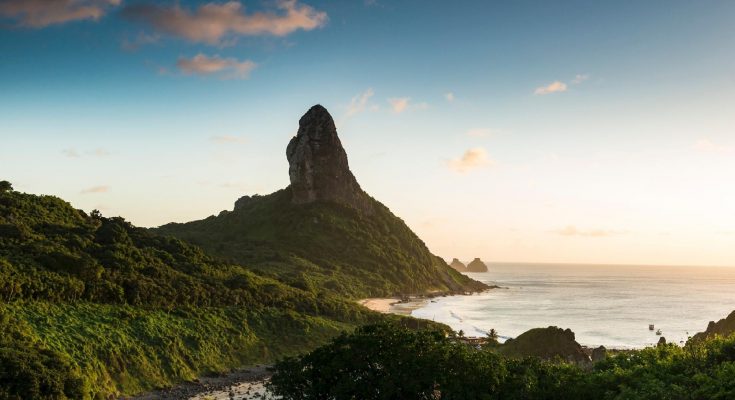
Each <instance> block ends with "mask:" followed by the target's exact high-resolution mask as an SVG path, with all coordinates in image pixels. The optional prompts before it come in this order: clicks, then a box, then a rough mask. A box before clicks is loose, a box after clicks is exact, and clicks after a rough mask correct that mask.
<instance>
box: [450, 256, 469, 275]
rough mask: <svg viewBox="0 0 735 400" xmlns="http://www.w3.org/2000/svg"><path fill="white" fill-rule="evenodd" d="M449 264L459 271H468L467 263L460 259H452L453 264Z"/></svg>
mask: <svg viewBox="0 0 735 400" xmlns="http://www.w3.org/2000/svg"><path fill="white" fill-rule="evenodd" d="M449 266H450V267H452V268H454V269H456V270H457V271H459V272H467V267H465V265H464V264H462V261H459V260H458V259H456V258H454V259H452V262H451V264H449Z"/></svg>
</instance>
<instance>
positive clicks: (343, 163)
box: [286, 104, 374, 214]
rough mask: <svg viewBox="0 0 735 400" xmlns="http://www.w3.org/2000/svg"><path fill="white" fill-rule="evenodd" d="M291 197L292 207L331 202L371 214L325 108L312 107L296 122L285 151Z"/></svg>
mask: <svg viewBox="0 0 735 400" xmlns="http://www.w3.org/2000/svg"><path fill="white" fill-rule="evenodd" d="M286 158H287V159H288V176H289V178H290V179H291V186H290V188H291V196H292V202H293V203H295V204H304V203H313V202H316V201H331V202H335V203H340V204H343V205H346V206H350V207H352V208H354V209H356V210H359V211H362V212H363V213H366V214H372V213H373V212H374V210H373V204H372V202H371V201H370V198H369V197H368V195H367V194H366V193H365V192H363V191H362V189H361V188H360V185H359V184H358V183H357V180H356V179H355V176H354V175H352V172H351V171H350V168H349V165H348V163H347V153H346V152H345V150H344V148H343V147H342V143H341V142H340V140H339V137H338V136H337V128H336V126H335V125H334V120H333V119H332V116H331V115H329V112H328V111H327V109H326V108H324V107H322V106H321V105H318V104H317V105H315V106H313V107H311V108H310V109H309V111H307V112H306V114H304V116H303V117H301V119H300V120H299V130H298V133H297V134H296V136H294V137H293V139H291V141H290V142H289V143H288V147H287V148H286Z"/></svg>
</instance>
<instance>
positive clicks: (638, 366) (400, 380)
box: [271, 323, 735, 400]
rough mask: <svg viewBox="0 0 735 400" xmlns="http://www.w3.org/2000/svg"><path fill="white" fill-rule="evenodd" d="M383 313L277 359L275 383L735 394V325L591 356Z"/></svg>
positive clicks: (349, 388)
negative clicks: (728, 330) (551, 351)
mask: <svg viewBox="0 0 735 400" xmlns="http://www.w3.org/2000/svg"><path fill="white" fill-rule="evenodd" d="M502 348H503V346H500V345H497V344H496V343H494V342H492V341H490V343H489V345H486V346H484V347H482V348H476V347H473V346H469V345H467V344H464V343H462V342H461V341H459V340H456V338H453V337H448V336H447V335H446V334H445V332H443V331H437V330H432V329H424V330H419V331H417V330H409V329H406V328H404V327H401V326H398V325H395V324H390V323H383V324H378V325H369V326H364V327H361V328H358V329H357V330H356V331H354V332H353V333H350V334H342V335H340V336H339V337H337V338H336V339H334V340H333V341H332V342H331V343H330V344H329V345H326V346H323V347H321V348H319V349H317V350H315V351H313V352H311V353H309V354H307V355H303V356H300V357H295V358H287V359H284V360H282V361H280V362H279V363H278V364H277V365H276V366H275V374H274V376H273V378H272V380H271V389H272V390H273V392H274V393H276V394H278V395H280V396H282V398H284V399H289V400H310V399H320V400H328V399H335V400H336V399H365V400H378V399H404V400H412V399H417V400H418V399H422V400H423V399H426V400H429V399H442V400H445V399H487V400H490V399H504V400H509V399H519V400H521V399H525V400H528V399H549V400H552V399H559V400H574V399H580V400H581V399H610V400H613V399H615V400H624V399H625V400H638V399H640V400H643V399H650V400H658V399H671V400H678V399H681V400H685V399H687V400H689V399H691V400H694V399H702V400H705V399H721V400H725V399H733V398H735V335H732V336H730V337H728V338H723V337H722V336H713V337H711V338H709V339H707V340H703V341H690V343H687V345H686V346H684V347H679V346H677V345H675V344H660V345H658V346H656V347H649V348H646V349H643V350H635V351H625V352H619V353H617V354H615V355H612V356H610V357H608V358H606V359H604V360H602V361H598V362H596V363H594V365H591V364H579V363H569V362H566V361H565V360H562V359H542V358H539V357H523V356H513V355H509V354H507V353H506V354H503V352H502V351H500V349H502Z"/></svg>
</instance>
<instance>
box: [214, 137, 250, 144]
mask: <svg viewBox="0 0 735 400" xmlns="http://www.w3.org/2000/svg"><path fill="white" fill-rule="evenodd" d="M209 141H211V142H213V143H217V144H244V143H247V139H245V138H244V137H242V136H234V135H219V136H212V137H210V138H209Z"/></svg>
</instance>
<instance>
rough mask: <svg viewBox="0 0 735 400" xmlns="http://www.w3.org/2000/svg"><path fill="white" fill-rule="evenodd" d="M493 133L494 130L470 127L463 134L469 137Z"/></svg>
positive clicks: (485, 135) (486, 135)
mask: <svg viewBox="0 0 735 400" xmlns="http://www.w3.org/2000/svg"><path fill="white" fill-rule="evenodd" d="M494 133H495V131H493V130H492V129H488V128H472V129H470V130H468V131H467V132H466V133H465V134H466V135H467V136H471V137H488V136H491V135H493V134H494Z"/></svg>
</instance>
